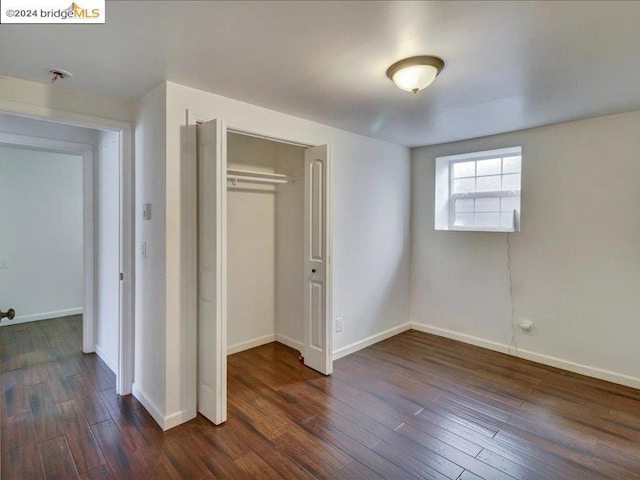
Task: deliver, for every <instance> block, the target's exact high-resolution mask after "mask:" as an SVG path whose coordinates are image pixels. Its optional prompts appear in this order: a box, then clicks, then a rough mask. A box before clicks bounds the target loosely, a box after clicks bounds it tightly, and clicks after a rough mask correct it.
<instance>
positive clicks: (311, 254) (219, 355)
mask: <svg viewBox="0 0 640 480" xmlns="http://www.w3.org/2000/svg"><path fill="white" fill-rule="evenodd" d="M226 138H227V129H226V126H225V124H224V122H222V121H221V120H213V121H210V122H207V123H203V124H200V125H199V126H198V134H197V141H198V148H197V151H198V392H197V395H198V402H197V403H198V412H200V413H201V414H202V415H204V416H205V417H206V418H208V419H209V420H210V421H211V422H213V423H215V424H216V425H219V424H221V423H223V422H224V421H226V419H227V244H226V241H227V185H226V177H227V174H226V172H227V152H226V148H227V147H226ZM329 195H330V161H329V147H328V146H327V145H323V146H319V147H311V148H309V149H307V150H306V152H305V215H304V228H305V234H304V241H305V245H304V255H305V258H304V266H305V277H304V278H305V299H304V304H305V311H304V314H303V318H302V321H304V352H303V355H304V361H305V364H306V365H307V366H309V367H311V368H313V369H315V370H317V371H319V372H321V373H324V374H326V375H328V374H330V373H331V372H332V368H333V362H332V352H331V329H330V328H329V325H330V321H329V319H330V318H331V304H330V299H331V295H330V294H329V293H328V292H329V291H330V287H329V279H330V274H329V268H330V266H329V252H330V251H331V249H330V243H329V242H330V235H329V228H328V227H329V222H330V211H329V207H330V200H329Z"/></svg>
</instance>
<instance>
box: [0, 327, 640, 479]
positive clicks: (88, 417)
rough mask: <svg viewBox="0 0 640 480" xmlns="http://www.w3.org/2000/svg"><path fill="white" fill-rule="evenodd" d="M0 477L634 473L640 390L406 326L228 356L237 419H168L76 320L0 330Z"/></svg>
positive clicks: (637, 473)
mask: <svg viewBox="0 0 640 480" xmlns="http://www.w3.org/2000/svg"><path fill="white" fill-rule="evenodd" d="M0 348H1V349H2V351H1V371H2V402H1V417H0V418H1V421H2V431H1V434H2V439H1V453H2V479H3V480H4V479H6V480H9V479H21V480H24V479H40V478H51V479H67V478H82V479H114V478H123V479H141V478H149V479H163V478H169V479H174V478H176V479H177V478H191V479H212V478H234V479H236V478H237V479H245V478H259V479H276V478H290V479H296V480H298V479H306V478H329V479H380V478H388V479H394V480H396V479H398V480H401V479H411V478H422V479H452V480H455V479H461V480H472V479H478V478H484V479H489V480H501V479H505V480H507V479H508V480H511V479H514V478H515V479H572V480H574V479H580V480H583V479H585V480H586V479H602V478H614V479H633V478H640V391H637V390H633V389H630V388H626V387H621V386H617V385H614V384H611V383H607V382H603V381H600V380H594V379H591V378H588V377H584V376H580V375H575V374H571V373H568V372H564V371H561V370H557V369H554V368H550V367H545V366H543V365H539V364H535V363H531V362H527V361H523V360H520V359H515V358H512V357H508V356H506V355H502V354H498V353H495V352H490V351H487V350H483V349H480V348H476V347H473V346H469V345H464V344H461V343H458V342H455V341H451V340H447V339H442V338H439V337H435V336H432V335H428V334H424V333H419V332H415V331H409V332H406V333H403V334H401V335H398V336H396V337H393V338H391V339H389V340H386V341H384V342H381V343H379V344H377V345H374V346H372V347H369V348H367V349H365V350H362V351H360V352H358V353H355V354H353V355H350V356H348V357H346V358H343V359H341V360H339V361H337V362H335V373H334V374H333V375H332V376H331V377H323V376H321V375H319V374H317V373H315V372H313V371H311V370H309V369H307V368H305V367H303V366H301V365H300V363H299V362H298V360H297V352H295V351H293V350H292V349H290V348H287V347H285V346H282V345H280V344H277V343H272V344H269V345H265V346H262V347H258V348H255V349H252V350H249V351H246V352H242V353H239V354H236V355H233V356H230V357H229V366H228V373H229V420H228V422H227V423H226V424H225V425H223V426H220V427H215V426H213V425H212V424H210V423H208V422H207V421H206V420H205V419H204V418H202V417H198V418H196V419H194V420H192V421H191V422H188V423H187V424H185V425H182V426H180V427H177V428H174V429H172V430H170V431H168V432H165V433H163V432H161V431H160V429H159V428H158V427H157V426H156V424H155V423H154V422H153V420H152V419H151V417H150V416H149V414H148V413H147V412H146V411H145V410H144V408H142V407H141V405H140V404H139V403H138V402H137V401H136V400H135V399H134V398H133V397H131V396H128V397H118V396H117V395H116V394H115V389H114V380H115V379H114V375H113V373H112V372H111V371H110V370H109V369H108V368H107V367H106V365H104V364H103V363H102V362H101V361H100V360H99V359H98V358H97V357H96V356H95V355H83V354H82V353H80V348H81V319H80V318H77V317H76V318H74V317H69V318H66V319H56V320H51V321H41V322H36V323H31V324H24V325H15V326H11V327H3V328H1V329H0Z"/></svg>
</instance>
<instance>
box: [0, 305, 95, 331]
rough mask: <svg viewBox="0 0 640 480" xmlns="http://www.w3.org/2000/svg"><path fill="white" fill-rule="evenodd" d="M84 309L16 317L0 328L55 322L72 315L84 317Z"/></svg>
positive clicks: (66, 309)
mask: <svg viewBox="0 0 640 480" xmlns="http://www.w3.org/2000/svg"><path fill="white" fill-rule="evenodd" d="M82 311H83V308H82V307H78V308H65V309H64V310H54V311H51V312H42V313H34V314H32V315H22V316H20V317H16V318H14V319H13V320H9V319H8V318H7V319H4V320H2V323H1V324H0V327H7V326H9V325H18V324H20V323H27V322H39V321H40V320H54V319H56V318H60V317H70V316H72V315H82Z"/></svg>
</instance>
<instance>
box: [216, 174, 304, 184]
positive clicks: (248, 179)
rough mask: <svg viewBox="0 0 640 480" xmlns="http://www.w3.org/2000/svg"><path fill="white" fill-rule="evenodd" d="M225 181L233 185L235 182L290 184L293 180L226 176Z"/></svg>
mask: <svg viewBox="0 0 640 480" xmlns="http://www.w3.org/2000/svg"><path fill="white" fill-rule="evenodd" d="M227 181H230V182H231V183H233V184H234V185H235V184H236V183H237V182H249V183H278V184H280V183H292V182H293V180H287V179H286V178H261V177H252V176H246V175H229V174H227Z"/></svg>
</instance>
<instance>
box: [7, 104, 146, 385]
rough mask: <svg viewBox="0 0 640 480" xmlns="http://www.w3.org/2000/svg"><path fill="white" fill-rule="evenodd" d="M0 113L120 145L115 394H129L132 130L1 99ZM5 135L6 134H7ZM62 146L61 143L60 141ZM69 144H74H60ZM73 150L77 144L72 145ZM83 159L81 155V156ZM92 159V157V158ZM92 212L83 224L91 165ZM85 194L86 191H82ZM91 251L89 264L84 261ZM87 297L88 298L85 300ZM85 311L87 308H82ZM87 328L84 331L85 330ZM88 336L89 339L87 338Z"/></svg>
mask: <svg viewBox="0 0 640 480" xmlns="http://www.w3.org/2000/svg"><path fill="white" fill-rule="evenodd" d="M0 113H5V114H8V115H16V116H21V117H26V118H31V119H35V120H42V121H47V122H53V123H58V124H62V125H69V126H75V127H83V128H92V129H96V130H107V131H112V132H117V133H118V137H119V143H120V155H119V157H120V210H121V212H120V239H121V243H122V248H121V249H120V272H122V274H123V280H122V281H121V282H120V318H119V320H118V368H117V372H116V392H117V393H118V394H120V395H127V394H129V393H131V389H132V385H133V375H134V347H135V346H134V315H135V310H134V307H135V304H134V299H135V296H134V293H135V292H134V287H135V268H134V267H135V265H134V256H133V252H134V251H135V250H134V248H135V244H134V241H135V239H134V232H135V230H134V225H135V224H134V221H135V216H134V198H135V197H134V183H133V154H132V130H131V124H130V123H128V122H122V121H118V120H110V119H106V118H102V117H96V116H92V115H85V114H78V113H73V112H68V111H65V110H58V109H54V108H50V107H42V106H38V105H32V104H28V103H20V102H14V101H7V100H3V99H0ZM7 135H8V134H7ZM39 140H41V141H45V140H46V141H48V142H53V140H48V139H39ZM60 142H63V141H60ZM63 143H71V144H73V142H63ZM75 145H76V146H77V145H78V144H75ZM83 155H84V154H83ZM92 155H93V154H92ZM86 175H87V169H85V168H83V176H84V188H85V189H86V188H88V185H87V178H86ZM91 179H92V181H91V186H90V188H91V192H92V194H91V196H90V197H89V198H90V199H91V210H90V211H89V214H90V215H89V216H90V217H91V218H90V219H87V212H86V211H85V212H84V223H85V225H86V224H87V222H93V218H94V217H95V210H94V209H93V205H94V203H93V198H94V197H93V162H92V165H91ZM85 191H86V190H85ZM89 235H90V238H91V242H90V243H89V244H86V243H85V249H84V251H85V282H87V281H88V280H87V278H86V276H87V271H88V270H89V271H91V272H92V276H91V279H90V282H91V283H90V286H88V284H87V283H85V302H88V303H86V304H85V305H92V307H91V308H92V310H91V314H92V317H93V318H95V310H94V306H95V305H94V304H95V301H94V299H95V282H94V278H95V277H94V276H93V273H94V271H93V270H94V267H93V253H94V245H95V243H94V241H95V238H94V230H93V228H92V229H91V232H90V234H89V233H87V232H86V231H85V241H87V238H89ZM89 251H90V254H91V257H90V259H91V261H89V262H88V265H87V258H86V255H88V253H89ZM89 296H90V298H88V297H89ZM85 308H87V307H86V306H85ZM85 327H86V328H85ZM94 330H95V328H94V322H91V325H83V351H85V352H87V353H88V352H92V351H94V350H95V341H94V333H95V332H94ZM89 334H90V335H91V336H90V337H89V336H88V335H89Z"/></svg>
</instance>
